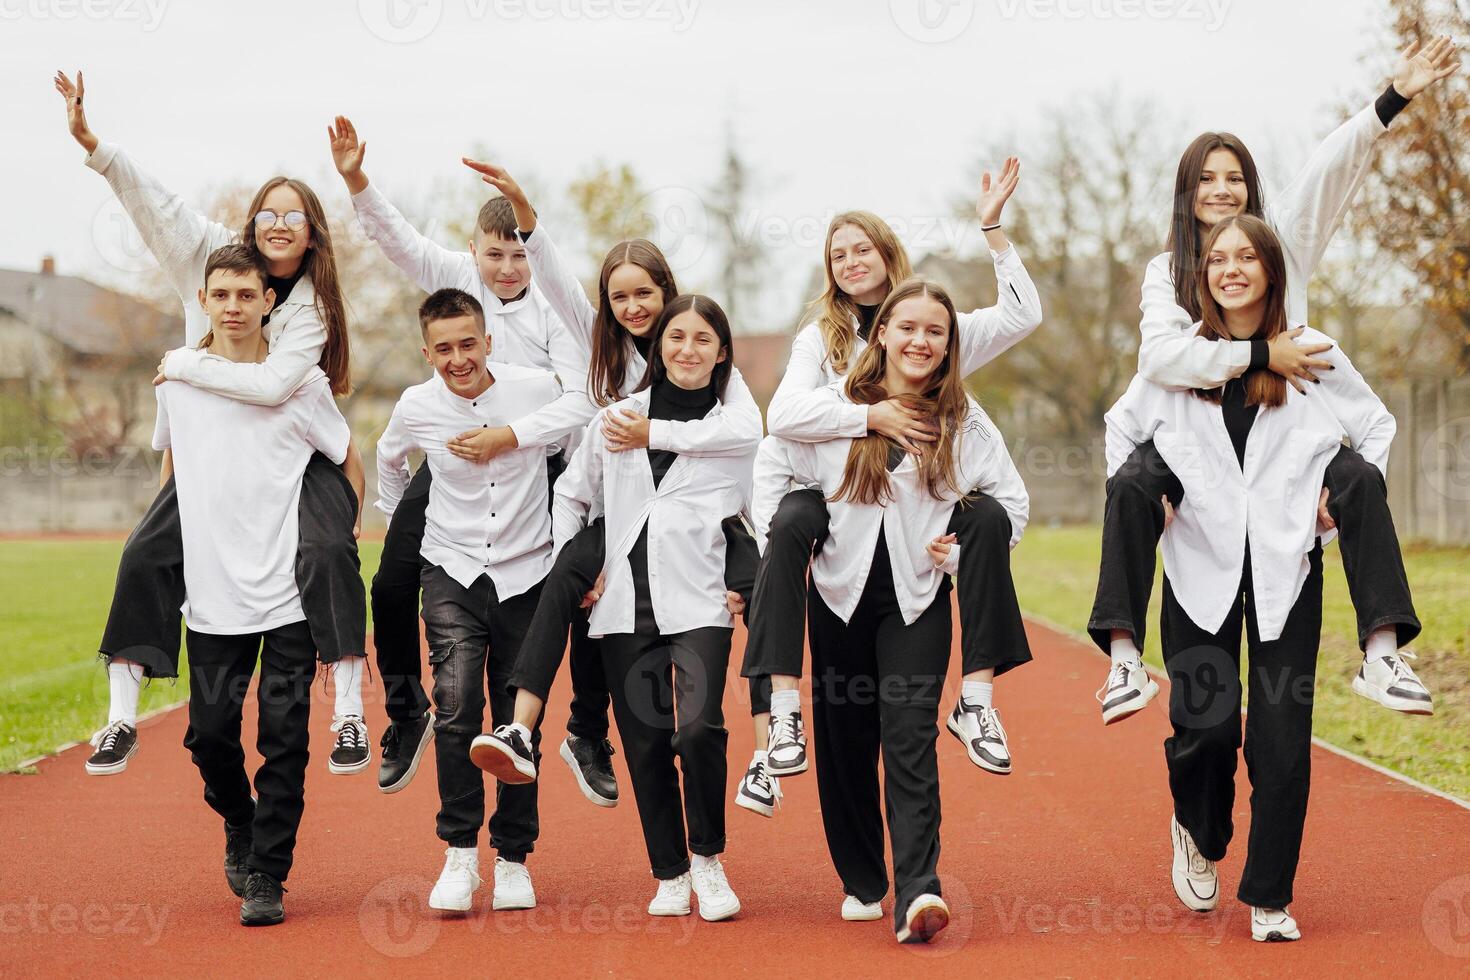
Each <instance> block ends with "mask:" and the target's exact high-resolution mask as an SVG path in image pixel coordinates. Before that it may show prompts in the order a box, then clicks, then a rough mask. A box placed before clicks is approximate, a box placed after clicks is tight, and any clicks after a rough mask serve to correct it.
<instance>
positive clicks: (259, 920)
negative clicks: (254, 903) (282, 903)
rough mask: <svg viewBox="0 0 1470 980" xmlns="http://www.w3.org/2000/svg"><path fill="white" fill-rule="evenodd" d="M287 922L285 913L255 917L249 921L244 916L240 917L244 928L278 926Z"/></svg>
mask: <svg viewBox="0 0 1470 980" xmlns="http://www.w3.org/2000/svg"><path fill="white" fill-rule="evenodd" d="M285 921H286V913H285V912H282V913H281V914H280V915H270V916H255V917H252V918H249V919H247V918H245V916H243V915H242V916H240V925H242V926H250V927H255V926H278V925H280V924H281V923H282V922H285Z"/></svg>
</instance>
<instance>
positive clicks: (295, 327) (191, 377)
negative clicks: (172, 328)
mask: <svg viewBox="0 0 1470 980" xmlns="http://www.w3.org/2000/svg"><path fill="white" fill-rule="evenodd" d="M326 343H327V328H326V327H324V326H322V321H321V318H320V317H318V316H317V313H316V309H315V307H313V306H311V305H309V304H308V305H305V306H301V307H298V308H297V310H296V311H295V313H293V314H292V316H291V320H290V322H289V323H288V324H286V325H285V326H283V327H282V328H281V331H280V333H278V334H277V335H276V339H275V341H274V342H273V343H272V344H271V348H270V352H269V353H268V354H266V357H265V361H264V362H262V363H260V364H237V363H235V362H234V361H228V360H226V359H224V358H223V357H217V356H216V355H214V354H211V353H209V352H208V351H205V350H199V349H197V348H193V347H182V348H179V349H178V350H172V351H169V352H168V356H166V357H165V358H164V360H163V376H164V377H165V378H167V379H169V380H171V381H183V382H185V383H187V384H191V385H193V386H194V387H196V388H203V389H205V390H206V391H212V392H214V393H215V394H217V395H223V396H224V397H226V398H233V399H235V400H236V401H242V402H246V403H248V404H251V405H265V406H274V405H279V404H281V403H282V402H284V401H285V400H286V399H287V398H290V397H291V394H292V392H294V391H295V390H296V389H297V388H299V387H301V385H302V384H304V383H305V382H306V381H308V380H309V379H311V378H312V377H314V375H313V374H312V372H313V371H314V370H316V371H319V370H320V369H319V368H318V367H317V365H318V364H319V363H320V361H321V359H322V348H323V347H325V346H326Z"/></svg>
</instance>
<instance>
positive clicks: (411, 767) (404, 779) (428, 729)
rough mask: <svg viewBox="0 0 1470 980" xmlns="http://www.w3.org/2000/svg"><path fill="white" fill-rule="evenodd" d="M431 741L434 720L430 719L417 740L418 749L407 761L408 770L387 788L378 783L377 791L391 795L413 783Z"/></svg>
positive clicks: (432, 738)
mask: <svg viewBox="0 0 1470 980" xmlns="http://www.w3.org/2000/svg"><path fill="white" fill-rule="evenodd" d="M433 740H434V720H433V718H432V717H431V718H430V719H429V723H428V724H427V725H425V726H424V735H423V738H420V739H419V744H418V747H417V748H415V749H414V750H413V758H412V759H411V760H410V761H409V763H408V768H407V769H406V770H404V773H403V775H402V776H399V777H398V780H397V782H393V783H389V784H388V785H387V786H384V785H383V784H382V783H379V784H378V790H379V791H380V792H383V793H389V794H392V793H398V792H402V791H403V790H404V789H406V788H407V787H408V784H409V783H411V782H412V781H413V777H414V775H415V774H416V773H417V772H418V771H419V760H420V759H422V758H423V757H424V750H425V749H427V748H428V747H429V743H430V742H432V741H433Z"/></svg>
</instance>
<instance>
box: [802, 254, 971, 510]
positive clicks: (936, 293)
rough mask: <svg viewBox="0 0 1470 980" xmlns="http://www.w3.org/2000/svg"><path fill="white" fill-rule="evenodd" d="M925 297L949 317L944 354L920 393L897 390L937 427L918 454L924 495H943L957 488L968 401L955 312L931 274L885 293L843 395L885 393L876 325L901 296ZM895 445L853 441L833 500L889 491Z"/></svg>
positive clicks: (871, 398)
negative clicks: (891, 451)
mask: <svg viewBox="0 0 1470 980" xmlns="http://www.w3.org/2000/svg"><path fill="white" fill-rule="evenodd" d="M915 296H928V297H930V298H932V299H934V300H937V301H938V302H939V305H941V306H943V307H944V310H945V313H946V314H947V315H948V318H949V342H948V344H947V345H946V346H945V349H944V359H943V360H942V361H940V363H939V366H938V367H937V368H936V369H935V370H934V373H933V374H932V375H930V376H929V384H928V387H927V388H926V389H925V390H924V392H923V393H922V394H917V395H907V394H906V395H899V396H898V398H899V400H900V401H901V402H902V403H903V404H905V405H907V406H908V407H909V408H913V409H917V410H918V411H920V412H922V413H923V414H924V415H925V416H927V417H928V419H929V420H930V421H931V422H933V423H934V424H935V425H936V426H937V428H938V429H939V438H938V439H936V440H935V441H934V442H931V443H924V444H923V446H922V450H923V452H922V455H920V457H919V464H918V465H919V473H920V475H921V477H922V479H923V481H924V485H925V486H926V487H927V488H928V489H929V495H930V496H932V497H934V498H935V499H936V500H938V499H942V497H943V495H944V493H945V492H946V491H948V492H950V493H960V489H959V487H958V486H957V485H956V482H955V454H956V453H957V452H958V451H959V441H960V433H961V432H962V431H963V429H964V424H965V417H966V416H967V415H968V414H969V411H970V406H969V402H968V400H967V398H966V396H965V379H964V377H963V376H962V374H961V372H960V370H959V368H958V367H957V366H956V365H957V358H958V357H959V353H958V348H959V336H960V335H959V317H958V316H957V315H956V314H955V309H954V302H953V301H952V300H951V299H950V298H949V293H948V292H946V291H945V289H944V287H943V286H941V285H939V284H938V283H937V282H934V281H932V280H930V279H925V278H923V277H920V276H913V277H910V278H908V279H905V280H904V281H903V282H901V283H899V284H898V286H897V287H895V288H894V290H893V291H892V292H890V293H889V294H888V298H887V299H885V300H884V301H883V305H882V307H880V308H879V310H878V316H877V319H876V320H874V322H873V334H872V335H871V336H872V342H871V343H869V344H868V348H867V350H865V351H863V352H862V354H860V355H859V356H858V359H857V363H856V364H854V365H853V368H852V373H850V374H849V375H848V376H847V381H846V382H845V384H844V389H845V390H846V392H847V397H848V398H850V399H852V401H853V402H855V403H856V404H859V405H876V404H877V403H878V402H881V401H884V400H885V399H887V398H888V397H889V394H888V390H887V389H886V388H885V387H884V378H885V376H886V374H887V370H888V358H887V352H886V351H885V350H884V349H883V345H882V344H880V343H878V330H879V329H880V328H881V327H882V326H883V325H884V324H886V323H887V322H888V321H889V319H890V318H891V317H892V316H893V311H894V308H895V307H896V306H897V305H898V304H899V303H902V302H903V301H904V300H906V299H912V298H913V297H915ZM894 445H896V444H895V443H894V442H893V441H892V440H891V439H889V438H888V437H887V436H881V435H866V436H863V437H862V438H859V439H854V440H853V441H852V448H851V449H849V450H848V452H847V465H846V466H845V467H843V470H842V483H841V485H839V486H838V488H837V492H836V493H835V494H833V495H832V497H831V499H832V500H844V499H846V500H850V501H852V502H853V503H859V504H881V503H884V502H885V501H887V500H888V499H889V497H890V496H891V495H892V486H891V484H890V483H889V479H888V452H889V449H890V447H892V446H894Z"/></svg>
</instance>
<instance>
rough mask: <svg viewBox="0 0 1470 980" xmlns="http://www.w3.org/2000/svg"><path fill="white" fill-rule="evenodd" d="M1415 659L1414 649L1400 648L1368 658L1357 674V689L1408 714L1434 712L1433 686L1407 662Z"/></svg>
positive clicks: (1355, 682) (1365, 695)
mask: <svg viewBox="0 0 1470 980" xmlns="http://www.w3.org/2000/svg"><path fill="white" fill-rule="evenodd" d="M1413 659H1415V658H1414V654H1413V653H1411V652H1410V651H1408V650H1400V651H1399V652H1398V653H1395V654H1390V655H1388V656H1385V657H1379V658H1378V659H1377V660H1373V661H1368V660H1364V661H1363V666H1361V667H1359V668H1358V674H1357V676H1356V677H1354V678H1353V692H1354V693H1356V694H1360V695H1362V696H1363V697H1365V698H1367V699H1368V700H1369V701H1377V702H1378V703H1379V704H1381V705H1383V706H1384V707H1385V708H1391V709H1393V710H1394V711H1402V712H1403V713H1404V714H1406V715H1432V714H1434V699H1433V698H1432V697H1431V696H1430V694H1429V688H1427V687H1425V686H1424V682H1423V681H1421V680H1420V679H1419V675H1418V674H1415V673H1414V668H1413V667H1410V666H1409V665H1408V664H1407V663H1406V662H1405V660H1413Z"/></svg>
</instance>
